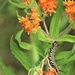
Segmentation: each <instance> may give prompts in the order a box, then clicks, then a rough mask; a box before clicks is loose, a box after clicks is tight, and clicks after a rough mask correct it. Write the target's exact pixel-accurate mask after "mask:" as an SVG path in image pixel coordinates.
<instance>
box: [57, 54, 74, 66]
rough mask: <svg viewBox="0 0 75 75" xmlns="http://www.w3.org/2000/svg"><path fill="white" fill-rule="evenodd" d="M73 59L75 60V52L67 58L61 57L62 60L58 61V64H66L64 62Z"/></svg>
mask: <svg viewBox="0 0 75 75" xmlns="http://www.w3.org/2000/svg"><path fill="white" fill-rule="evenodd" d="M71 61H75V54H73V55H72V56H70V57H69V58H67V59H61V60H59V61H57V64H58V65H64V64H67V63H69V62H71Z"/></svg>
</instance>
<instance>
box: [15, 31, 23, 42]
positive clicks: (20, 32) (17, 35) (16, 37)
mask: <svg viewBox="0 0 75 75" xmlns="http://www.w3.org/2000/svg"><path fill="white" fill-rule="evenodd" d="M22 33H23V30H20V31H19V32H18V33H17V34H16V36H15V39H16V40H17V41H18V43H20V42H21V35H22Z"/></svg>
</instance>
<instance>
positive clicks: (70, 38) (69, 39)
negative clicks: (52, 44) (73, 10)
mask: <svg viewBox="0 0 75 75" xmlns="http://www.w3.org/2000/svg"><path fill="white" fill-rule="evenodd" d="M57 41H66V42H71V43H74V42H75V36H72V35H69V34H63V35H62V36H60V37H59V38H57Z"/></svg>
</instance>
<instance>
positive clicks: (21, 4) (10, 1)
mask: <svg viewBox="0 0 75 75" xmlns="http://www.w3.org/2000/svg"><path fill="white" fill-rule="evenodd" d="M8 1H9V3H11V4H13V5H14V6H16V7H18V8H23V9H24V8H29V6H28V5H27V4H23V3H22V2H21V3H16V2H13V1H12V0H8Z"/></svg>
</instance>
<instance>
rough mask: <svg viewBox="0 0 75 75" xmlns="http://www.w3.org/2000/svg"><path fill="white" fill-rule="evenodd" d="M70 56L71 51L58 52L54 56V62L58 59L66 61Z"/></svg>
mask: <svg viewBox="0 0 75 75" xmlns="http://www.w3.org/2000/svg"><path fill="white" fill-rule="evenodd" d="M71 55H72V51H63V52H59V53H57V54H56V56H55V60H59V59H62V60H63V59H66V58H69V57H70V56H71Z"/></svg>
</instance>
